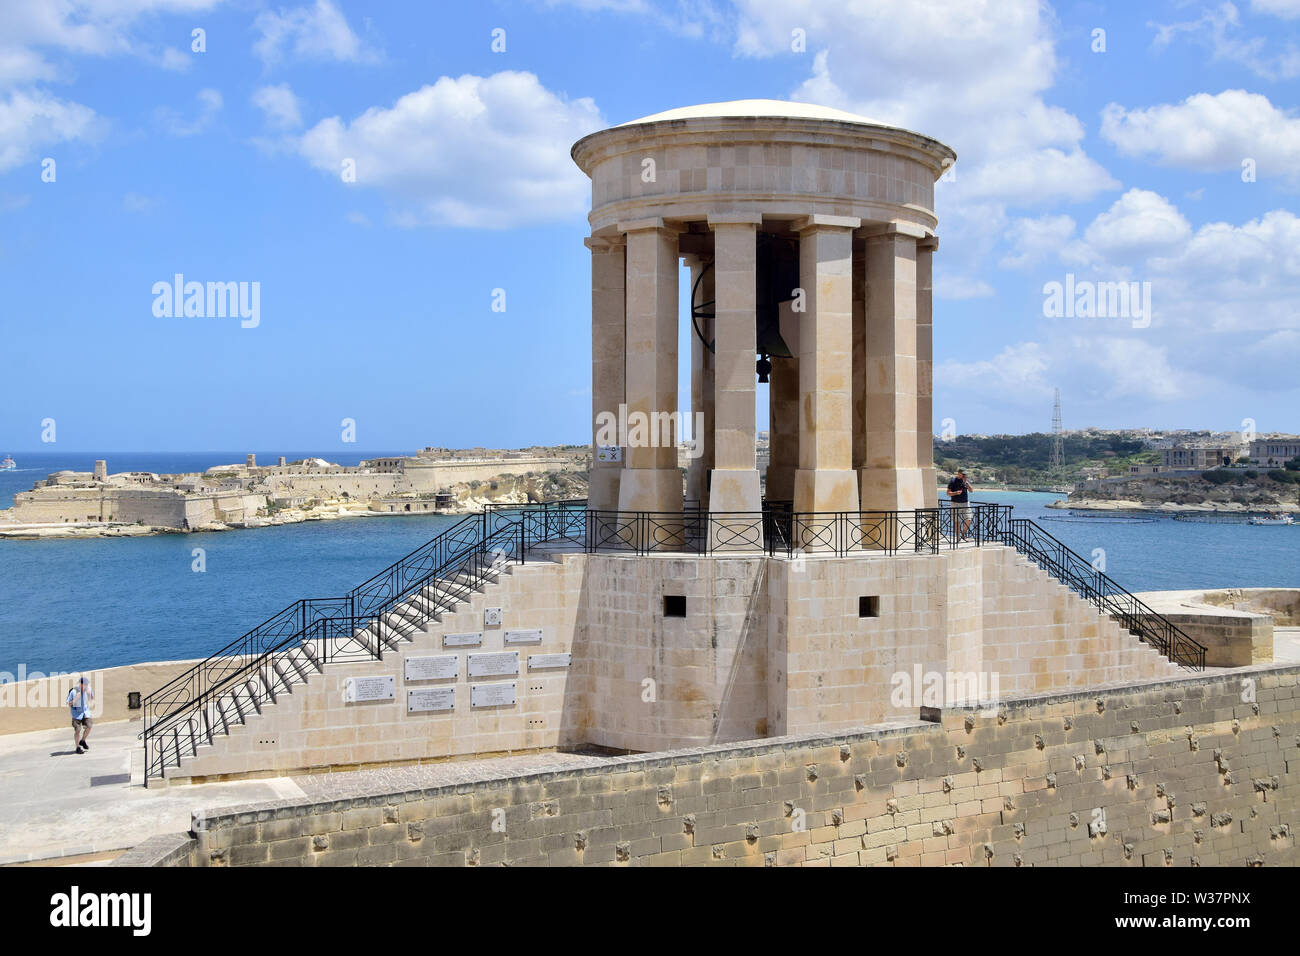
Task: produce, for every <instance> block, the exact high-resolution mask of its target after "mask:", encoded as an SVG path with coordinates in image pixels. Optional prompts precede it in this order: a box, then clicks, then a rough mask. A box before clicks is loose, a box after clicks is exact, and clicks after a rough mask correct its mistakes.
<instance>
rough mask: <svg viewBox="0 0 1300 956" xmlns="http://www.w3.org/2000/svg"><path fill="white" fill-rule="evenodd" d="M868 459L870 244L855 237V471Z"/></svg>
mask: <svg viewBox="0 0 1300 956" xmlns="http://www.w3.org/2000/svg"><path fill="white" fill-rule="evenodd" d="M866 458H867V259H866V244H865V243H864V242H863V240H861V239H854V240H853V470H854V471H861V470H862V465H863V463H864V462H865V461H866Z"/></svg>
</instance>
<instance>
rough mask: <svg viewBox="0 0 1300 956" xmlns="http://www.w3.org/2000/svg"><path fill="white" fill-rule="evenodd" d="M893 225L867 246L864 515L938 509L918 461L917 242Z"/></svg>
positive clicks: (916, 232) (912, 230)
mask: <svg viewBox="0 0 1300 956" xmlns="http://www.w3.org/2000/svg"><path fill="white" fill-rule="evenodd" d="M922 235H923V233H922V232H921V230H920V229H919V227H915V226H909V225H907V224H902V223H896V224H891V225H889V226H887V227H885V228H884V229H882V230H881V231H880V232H878V233H874V234H871V235H869V236H868V238H867V242H866V255H865V259H866V281H867V294H866V343H865V345H866V354H865V359H866V362H865V369H866V383H865V385H866V395H865V398H866V415H865V424H866V432H865V436H864V448H865V454H864V458H863V463H862V468H861V470H860V471H859V473H858V474H859V482H860V484H859V492H860V495H861V501H862V510H863V511H910V510H912V509H914V508H922V507H925V506H926V505H927V504H929V503H930V500H931V498H932V497H933V496H930V497H927V496H926V494H925V493H924V489H923V484H922V478H921V469H920V466H919V464H918V461H917V436H916V424H917V403H916V393H917V384H916V383H917V377H916V306H917V292H916V240H917V239H918V238H921V236H922Z"/></svg>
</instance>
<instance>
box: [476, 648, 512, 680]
mask: <svg viewBox="0 0 1300 956" xmlns="http://www.w3.org/2000/svg"><path fill="white" fill-rule="evenodd" d="M518 673H519V652H518V651H505V652H504V653H500V654H470V655H469V676H470V677H509V676H511V675H513V674H518Z"/></svg>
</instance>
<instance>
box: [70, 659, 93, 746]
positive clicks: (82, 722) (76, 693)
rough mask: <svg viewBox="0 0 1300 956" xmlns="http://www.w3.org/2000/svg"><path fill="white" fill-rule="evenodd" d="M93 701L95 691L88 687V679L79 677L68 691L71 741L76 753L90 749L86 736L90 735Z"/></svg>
mask: <svg viewBox="0 0 1300 956" xmlns="http://www.w3.org/2000/svg"><path fill="white" fill-rule="evenodd" d="M94 701H95V692H94V691H93V690H91V689H90V681H88V680H87V679H86V678H84V677H83V678H81V679H80V680H79V681H77V686H76V687H73V688H72V689H71V690H69V691H68V707H69V709H71V711H72V742H73V743H74V744H75V745H76V747H77V753H79V754H80V753H85V752H86V751H87V750H89V749H90V744H89V742H87V740H86V738H87V737H89V736H90V727H91V719H90V708H91V706H92V705H93V704H94Z"/></svg>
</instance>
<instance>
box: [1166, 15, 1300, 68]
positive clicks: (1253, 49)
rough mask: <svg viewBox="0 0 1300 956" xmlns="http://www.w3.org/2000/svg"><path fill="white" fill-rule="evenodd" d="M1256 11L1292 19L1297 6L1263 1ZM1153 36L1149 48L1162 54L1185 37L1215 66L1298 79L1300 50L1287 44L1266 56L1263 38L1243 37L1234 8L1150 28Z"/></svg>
mask: <svg viewBox="0 0 1300 956" xmlns="http://www.w3.org/2000/svg"><path fill="white" fill-rule="evenodd" d="M1254 6H1255V9H1260V8H1261V7H1266V8H1267V7H1271V8H1272V9H1264V10H1263V11H1262V12H1267V13H1273V14H1274V15H1277V16H1283V17H1288V18H1289V17H1291V16H1295V15H1300V14H1292V13H1291V12H1290V11H1292V10H1295V9H1296V7H1297V4H1296V2H1295V0H1266V2H1265V3H1260V4H1255V5H1254ZM1152 26H1154V27H1155V28H1156V36H1155V39H1154V40H1153V41H1152V46H1153V47H1154V48H1155V49H1156V50H1157V51H1159V50H1162V49H1164V48H1165V47H1167V46H1169V45H1170V44H1171V43H1173V42H1174V40H1176V39H1178V38H1180V37H1187V38H1188V39H1189V40H1191V41H1192V42H1193V43H1196V44H1198V45H1199V46H1203V47H1206V48H1208V49H1209V50H1210V56H1211V58H1212V59H1213V60H1214V61H1215V62H1228V63H1237V64H1239V65H1241V66H1244V67H1246V69H1248V70H1250V71H1251V72H1253V73H1254V74H1255V75H1257V76H1260V77H1263V78H1264V79H1269V80H1278V79H1292V78H1294V77H1296V76H1300V49H1297V47H1296V45H1295V43H1294V42H1289V43H1287V44H1286V47H1285V49H1284V50H1281V51H1279V52H1276V53H1268V52H1266V49H1267V47H1268V40H1267V38H1266V37H1263V36H1248V35H1245V34H1243V33H1242V32H1241V31H1242V25H1241V16H1240V14H1239V13H1238V11H1237V7H1236V5H1234V4H1232V3H1221V4H1219V6H1217V7H1214V8H1212V9H1208V10H1206V11H1204V12H1203V13H1202V14H1201V16H1200V17H1199V18H1198V19H1196V20H1185V21H1181V22H1179V23H1166V24H1152Z"/></svg>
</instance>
